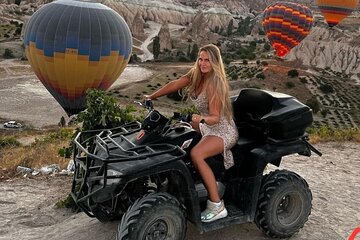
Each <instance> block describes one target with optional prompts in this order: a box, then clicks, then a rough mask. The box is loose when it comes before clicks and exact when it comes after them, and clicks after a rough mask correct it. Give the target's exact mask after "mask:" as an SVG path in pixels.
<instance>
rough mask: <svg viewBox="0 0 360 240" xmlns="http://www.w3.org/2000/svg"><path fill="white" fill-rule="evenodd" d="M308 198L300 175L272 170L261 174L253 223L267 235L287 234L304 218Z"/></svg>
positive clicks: (307, 209) (277, 236) (310, 198)
mask: <svg viewBox="0 0 360 240" xmlns="http://www.w3.org/2000/svg"><path fill="white" fill-rule="evenodd" d="M311 201H312V194H311V191H310V189H309V185H308V184H307V182H306V181H305V180H304V179H303V178H302V177H300V176H299V175H297V174H296V173H294V172H290V171H287V170H276V171H274V172H271V173H269V174H268V175H265V176H264V177H263V182H262V185H261V189H260V194H259V200H258V208H257V212H256V217H255V223H256V225H257V226H258V227H259V228H260V229H261V230H262V231H263V232H264V233H265V234H266V235H268V236H270V237H275V238H287V237H290V236H292V235H294V234H295V233H296V232H298V231H299V230H300V229H301V228H302V227H303V226H304V224H305V222H306V221H307V220H308V216H309V215H310V213H311V207H312V203H311Z"/></svg>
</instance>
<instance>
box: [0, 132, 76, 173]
mask: <svg viewBox="0 0 360 240" xmlns="http://www.w3.org/2000/svg"><path fill="white" fill-rule="evenodd" d="M29 134H30V133H27V135H29ZM33 134H34V137H35V138H36V137H39V136H38V134H39V133H33ZM72 135H73V129H70V128H62V129H59V130H55V131H51V132H47V133H46V134H44V133H42V135H40V137H39V138H36V140H35V142H34V143H32V144H30V145H27V146H22V145H20V143H19V142H18V141H17V140H16V138H17V137H20V136H19V135H15V136H10V137H6V136H0V139H2V140H1V143H2V144H4V145H5V146H1V147H0V166H1V168H0V177H1V178H2V179H4V178H5V179H6V178H9V177H13V176H15V175H16V174H17V173H16V167H17V166H23V167H29V168H32V169H34V168H41V167H42V166H45V165H50V164H58V165H59V166H60V168H61V169H65V168H66V166H67V164H68V162H69V159H67V158H64V157H60V156H59V154H58V152H59V149H60V148H64V147H68V146H69V143H70V141H71V138H72Z"/></svg>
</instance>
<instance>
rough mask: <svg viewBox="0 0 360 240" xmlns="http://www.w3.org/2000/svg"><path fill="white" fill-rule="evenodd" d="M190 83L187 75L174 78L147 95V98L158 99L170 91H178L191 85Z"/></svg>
mask: <svg viewBox="0 0 360 240" xmlns="http://www.w3.org/2000/svg"><path fill="white" fill-rule="evenodd" d="M189 83H190V78H189V77H187V76H183V77H181V78H179V79H177V80H173V81H171V82H169V83H168V84H166V85H165V86H163V87H162V88H160V89H159V90H157V91H156V92H154V93H153V94H151V95H145V98H149V99H151V100H154V99H157V98H159V97H162V96H164V95H167V94H169V93H172V92H176V91H178V90H179V89H181V88H184V87H186V86H187V85H189Z"/></svg>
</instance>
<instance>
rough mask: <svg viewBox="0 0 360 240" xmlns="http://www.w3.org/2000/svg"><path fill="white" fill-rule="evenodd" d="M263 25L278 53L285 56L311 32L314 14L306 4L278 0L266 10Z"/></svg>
mask: <svg viewBox="0 0 360 240" xmlns="http://www.w3.org/2000/svg"><path fill="white" fill-rule="evenodd" d="M262 25H263V28H264V31H265V33H266V36H267V37H268V39H269V41H270V44H271V46H272V47H273V48H274V49H275V52H276V55H278V56H279V57H283V56H285V55H286V54H287V53H288V52H289V51H290V50H291V49H292V48H293V47H295V46H296V45H298V44H299V43H300V42H301V41H302V40H303V39H304V38H305V37H306V36H307V35H308V34H309V32H310V30H311V28H312V25H313V15H312V13H311V11H310V9H309V8H308V7H306V6H304V5H301V4H297V3H291V2H278V3H274V4H272V5H270V6H268V7H267V8H266V9H265V10H264V12H263V20H262Z"/></svg>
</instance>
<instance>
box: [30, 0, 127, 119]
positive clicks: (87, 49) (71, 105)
mask: <svg viewBox="0 0 360 240" xmlns="http://www.w3.org/2000/svg"><path fill="white" fill-rule="evenodd" d="M24 45H25V52H26V56H27V58H28V60H29V62H30V65H31V67H32V69H33V70H34V72H35V74H36V75H37V77H38V78H39V79H40V81H41V82H42V83H43V85H44V86H45V87H46V88H47V90H48V91H49V92H50V93H51V94H52V95H53V96H54V98H55V99H56V100H57V101H58V102H59V104H60V105H61V106H62V107H63V108H64V110H65V111H66V112H67V113H68V114H69V115H72V114H76V113H78V112H80V111H81V110H84V109H85V108H86V99H85V97H86V96H85V95H86V90H87V89H89V88H97V89H102V90H106V89H108V88H109V87H110V86H111V84H112V83H113V82H114V81H115V80H116V79H117V78H118V77H119V76H120V74H121V73H122V71H123V70H124V68H125V67H126V65H127V63H128V60H129V58H130V54H131V48H132V37H131V33H130V30H129V27H128V25H127V24H126V22H125V21H124V19H123V18H122V17H121V16H120V15H119V14H118V13H116V12H115V11H114V10H112V9H111V8H109V7H107V6H105V5H102V4H100V3H96V2H91V1H78V0H59V1H54V2H52V3H49V4H46V5H44V6H43V7H41V8H40V9H39V10H38V11H36V12H35V13H34V14H33V16H32V17H31V18H30V20H29V22H28V24H27V25H26V29H25V35H24Z"/></svg>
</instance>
